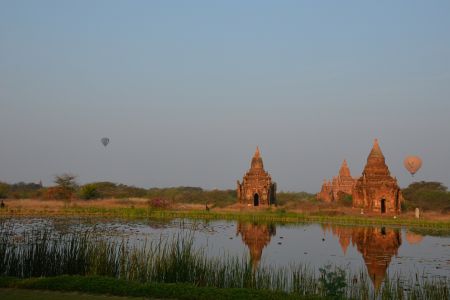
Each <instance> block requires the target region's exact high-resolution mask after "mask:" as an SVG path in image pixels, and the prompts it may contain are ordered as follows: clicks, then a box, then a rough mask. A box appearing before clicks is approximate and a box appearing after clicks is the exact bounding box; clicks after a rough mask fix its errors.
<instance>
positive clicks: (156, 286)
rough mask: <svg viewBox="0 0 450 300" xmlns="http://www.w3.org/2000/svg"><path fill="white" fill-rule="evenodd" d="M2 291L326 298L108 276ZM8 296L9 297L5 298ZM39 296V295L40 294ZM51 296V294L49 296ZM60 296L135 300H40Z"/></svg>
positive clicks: (10, 281)
mask: <svg viewBox="0 0 450 300" xmlns="http://www.w3.org/2000/svg"><path fill="white" fill-rule="evenodd" d="M0 288H14V289H17V288H19V289H32V290H33V292H27V291H24V290H9V291H6V292H5V290H1V289H0V296H1V298H2V299H5V300H7V299H8V298H7V297H8V295H11V294H12V295H18V296H22V295H30V294H31V293H35V290H53V291H64V292H82V293H89V294H101V295H115V296H121V297H123V296H127V297H140V298H139V299H141V298H142V297H146V298H147V297H152V298H158V299H180V300H191V299H192V300H196V299H199V300H206V299H214V300H221V299H236V300H239V299H242V300H246V299H272V300H277V299H280V300H284V299H286V300H291V299H292V300H294V299H323V298H322V297H315V296H311V297H307V296H300V295H294V294H287V293H283V292H275V291H268V290H255V289H243V288H240V289H232V288H230V289H220V288H214V287H199V286H195V285H192V284H186V283H141V282H137V281H126V280H122V279H115V278H111V277H105V276H77V275H75V276H68V275H62V276H56V277H46V278H42V277H41V278H30V279H18V278H12V277H0ZM5 294H6V297H5V298H4V297H3V296H4V295H5ZM37 295H38V296H39V294H37ZM47 295H48V294H47ZM59 295H64V299H67V300H71V299H81V300H84V299H86V300H91V299H92V300H97V299H98V300H101V299H111V300H116V299H117V300H120V299H123V300H126V299H133V298H109V297H108V298H105V297H100V296H92V295H80V294H77V295H73V297H72V298H71V297H70V296H71V295H67V296H69V297H67V298H66V294H61V293H58V294H55V298H52V294H50V295H49V297H48V298H40V299H49V300H51V299H61V297H58V298H57V296H59ZM9 299H21V298H19V297H11V298H9ZM23 299H39V298H35V294H33V295H32V297H27V298H23Z"/></svg>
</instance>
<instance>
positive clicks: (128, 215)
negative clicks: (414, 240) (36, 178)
mask: <svg viewBox="0 0 450 300" xmlns="http://www.w3.org/2000/svg"><path fill="white" fill-rule="evenodd" d="M0 216H4V217H8V216H85V217H92V216H94V217H104V218H111V217H113V218H125V219H145V218H152V219H173V218H189V219H202V220H238V221H250V222H275V223H306V222H315V223H333V224H341V225H382V226H385V225H386V226H407V227H411V228H414V227H416V228H438V229H449V228H450V221H449V220H447V219H444V220H440V219H439V220H434V219H424V218H421V219H415V218H412V217H411V216H408V215H399V216H397V217H395V218H394V217H393V216H379V215H378V216H371V215H340V214H336V213H333V212H330V211H323V212H320V211H319V212H311V213H297V212H289V211H286V210H284V209H277V208H271V209H265V210H262V209H260V210H241V211H239V210H220V209H217V210H210V211H206V210H170V209H166V210H161V209H153V208H149V207H112V208H106V207H89V206H85V207H77V206H68V207H61V208H58V209H54V208H49V207H40V208H22V207H16V208H9V209H3V210H0Z"/></svg>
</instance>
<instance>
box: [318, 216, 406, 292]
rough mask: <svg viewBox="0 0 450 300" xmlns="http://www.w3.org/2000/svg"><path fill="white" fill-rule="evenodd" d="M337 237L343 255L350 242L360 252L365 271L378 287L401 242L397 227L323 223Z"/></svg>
mask: <svg viewBox="0 0 450 300" xmlns="http://www.w3.org/2000/svg"><path fill="white" fill-rule="evenodd" d="M324 229H325V230H330V231H331V232H332V233H333V235H335V236H337V237H338V238H339V243H340V245H341V248H342V251H343V253H344V255H345V254H346V252H347V248H348V246H349V245H350V243H351V244H352V245H353V246H356V249H357V250H358V252H359V253H361V255H362V257H363V260H364V263H365V264H366V266H367V272H368V274H369V276H370V278H371V279H372V282H373V284H374V286H375V288H377V289H378V288H379V287H380V286H381V283H382V282H383V280H384V278H385V277H386V272H387V269H388V267H389V264H390V263H391V260H392V257H393V256H396V255H397V253H398V248H400V245H401V244H402V239H401V232H400V230H399V229H395V228H386V227H338V226H332V225H324Z"/></svg>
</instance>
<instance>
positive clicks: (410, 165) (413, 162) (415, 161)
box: [403, 156, 422, 176]
mask: <svg viewBox="0 0 450 300" xmlns="http://www.w3.org/2000/svg"><path fill="white" fill-rule="evenodd" d="M403 164H404V165H405V168H406V170H408V172H409V173H411V175H412V176H414V174H416V172H417V171H419V169H420V167H421V166H422V159H421V158H420V157H418V156H407V157H406V158H405V160H404V161H403Z"/></svg>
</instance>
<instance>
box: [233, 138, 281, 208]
mask: <svg viewBox="0 0 450 300" xmlns="http://www.w3.org/2000/svg"><path fill="white" fill-rule="evenodd" d="M276 189H277V185H276V183H274V182H272V178H271V177H270V175H269V173H268V172H266V171H265V170H264V164H263V160H262V158H261V154H260V152H259V148H258V147H256V152H255V154H254V155H253V158H252V163H251V166H250V170H248V172H247V173H246V174H245V176H244V178H243V179H242V183H240V182H239V180H238V181H237V198H238V202H239V203H240V204H243V205H246V206H260V205H261V206H270V205H272V204H275V200H276Z"/></svg>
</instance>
